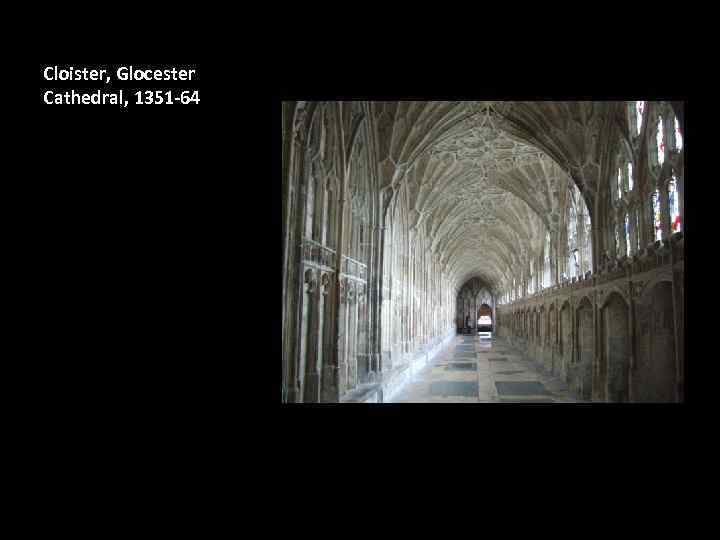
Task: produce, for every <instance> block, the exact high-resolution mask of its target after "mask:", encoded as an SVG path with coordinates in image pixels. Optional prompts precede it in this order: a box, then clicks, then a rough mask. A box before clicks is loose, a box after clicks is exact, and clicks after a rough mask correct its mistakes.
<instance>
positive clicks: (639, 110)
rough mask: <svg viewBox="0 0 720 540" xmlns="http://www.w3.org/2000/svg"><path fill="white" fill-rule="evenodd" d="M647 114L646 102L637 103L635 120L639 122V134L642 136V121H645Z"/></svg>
mask: <svg viewBox="0 0 720 540" xmlns="http://www.w3.org/2000/svg"><path fill="white" fill-rule="evenodd" d="M644 112H645V102H644V101H636V102H635V120H636V122H637V126H636V128H637V134H638V135H640V130H641V129H642V120H643V114H644Z"/></svg>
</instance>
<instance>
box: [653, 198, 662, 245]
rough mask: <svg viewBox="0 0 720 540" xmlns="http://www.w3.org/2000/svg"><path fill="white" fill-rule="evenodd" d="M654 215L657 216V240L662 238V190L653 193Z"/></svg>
mask: <svg viewBox="0 0 720 540" xmlns="http://www.w3.org/2000/svg"><path fill="white" fill-rule="evenodd" d="M653 216H654V217H655V241H657V240H660V239H661V238H662V214H661V212H660V191H659V190H655V193H653Z"/></svg>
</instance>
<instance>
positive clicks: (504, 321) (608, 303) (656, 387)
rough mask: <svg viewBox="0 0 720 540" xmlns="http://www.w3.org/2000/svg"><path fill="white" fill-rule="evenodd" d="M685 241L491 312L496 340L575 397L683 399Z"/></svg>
mask: <svg viewBox="0 0 720 540" xmlns="http://www.w3.org/2000/svg"><path fill="white" fill-rule="evenodd" d="M683 243H684V242H683V236H682V233H677V234H675V235H673V236H672V237H671V238H670V239H669V241H668V242H664V243H663V242H658V243H656V244H655V245H653V246H651V247H650V248H648V249H646V250H643V252H642V253H639V254H638V255H636V256H635V257H632V258H625V259H622V260H620V261H618V262H617V263H616V264H614V265H613V266H612V267H609V268H605V269H603V270H602V271H601V272H600V273H598V274H596V275H592V276H590V277H589V279H580V280H572V281H571V282H569V283H566V284H563V285H562V286H557V287H553V288H550V289H546V290H544V291H543V292H542V293H539V294H536V295H533V296H530V297H527V298H524V299H521V300H518V301H516V302H512V303H510V304H501V305H499V306H498V307H497V312H498V327H497V337H498V339H500V340H504V341H507V342H508V343H510V344H512V345H514V346H516V347H520V348H521V349H522V350H524V352H525V353H526V354H527V356H528V357H530V358H532V359H533V360H535V361H536V362H537V363H538V364H540V365H541V366H543V367H544V368H545V369H546V370H547V371H551V372H552V373H553V374H556V375H557V376H558V377H561V378H562V379H563V380H564V381H566V382H567V384H568V385H569V386H570V388H571V390H572V392H573V393H574V394H575V396H576V397H577V398H578V399H581V400H586V401H589V400H591V401H599V402H611V403H618V402H619V403H622V402H678V401H682V400H683V398H684V390H683V380H684V376H683V372H684V369H683V366H684V360H685V358H684V347H683V342H684V333H685V332H684V330H685V329H684V321H683V309H682V307H683V306H682V298H684V291H683V253H684V250H683Z"/></svg>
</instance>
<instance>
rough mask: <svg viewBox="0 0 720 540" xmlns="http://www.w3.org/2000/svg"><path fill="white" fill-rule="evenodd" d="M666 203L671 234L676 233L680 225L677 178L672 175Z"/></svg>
mask: <svg viewBox="0 0 720 540" xmlns="http://www.w3.org/2000/svg"><path fill="white" fill-rule="evenodd" d="M668 202H669V206H670V227H671V229H672V232H674V233H676V232H679V231H680V230H681V225H680V204H679V203H678V192H677V178H675V175H674V174H673V176H672V180H671V181H670V185H669V186H668Z"/></svg>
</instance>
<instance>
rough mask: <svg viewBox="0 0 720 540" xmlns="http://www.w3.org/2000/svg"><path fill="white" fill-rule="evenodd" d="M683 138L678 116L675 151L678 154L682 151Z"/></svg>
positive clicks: (676, 120)
mask: <svg viewBox="0 0 720 540" xmlns="http://www.w3.org/2000/svg"><path fill="white" fill-rule="evenodd" d="M682 147H683V138H682V135H681V134H680V123H679V122H678V119H677V116H676V117H675V150H677V151H678V152H679V151H680V150H682Z"/></svg>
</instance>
